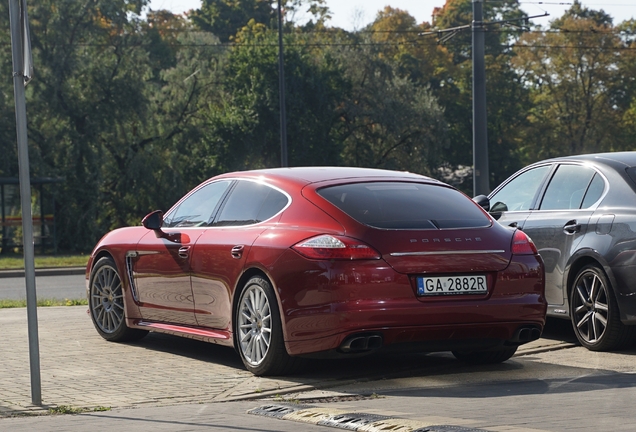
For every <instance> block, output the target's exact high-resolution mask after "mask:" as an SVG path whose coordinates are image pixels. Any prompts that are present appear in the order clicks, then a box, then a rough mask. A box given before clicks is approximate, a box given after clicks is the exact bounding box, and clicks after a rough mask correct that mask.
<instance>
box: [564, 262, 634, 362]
mask: <svg viewBox="0 0 636 432" xmlns="http://www.w3.org/2000/svg"><path fill="white" fill-rule="evenodd" d="M570 319H571V321H572V328H573V329H574V334H576V337H577V339H578V340H579V342H580V343H581V345H583V346H584V347H585V348H587V349H589V350H590V351H611V350H616V349H621V348H625V347H627V346H629V345H631V344H632V343H633V342H634V338H635V336H636V333H635V331H636V327H634V326H626V325H624V324H623V323H622V322H621V320H620V315H619V311H618V304H617V303H616V299H615V298H614V291H613V290H612V286H611V284H610V282H609V279H608V278H607V276H606V275H605V272H604V271H603V270H602V269H601V268H600V267H599V266H598V265H595V264H590V265H587V266H585V267H583V268H582V269H581V270H580V271H579V272H578V273H577V275H576V278H574V282H573V283H572V287H571V288H570Z"/></svg>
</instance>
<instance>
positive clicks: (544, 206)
mask: <svg viewBox="0 0 636 432" xmlns="http://www.w3.org/2000/svg"><path fill="white" fill-rule="evenodd" d="M474 200H475V201H477V202H478V203H479V204H480V205H482V207H484V208H485V209H486V210H488V211H489V212H490V214H491V215H493V217H494V218H495V219H497V220H498V221H499V222H500V223H501V224H503V225H509V226H513V227H518V228H521V229H522V230H523V231H524V232H525V233H526V234H528V235H529V236H530V238H531V239H532V240H533V241H534V243H535V245H536V246H537V249H538V250H539V253H540V254H541V257H542V258H543V260H544V263H545V270H546V286H545V290H546V298H547V300H548V303H549V307H548V315H549V316H555V317H561V318H569V319H570V320H571V321H572V324H573V327H574V331H575V333H576V336H577V338H578V339H579V341H580V342H581V344H582V345H583V346H585V347H586V348H588V349H590V350H593V351H607V350H615V349H621V348H624V347H627V346H629V345H631V344H632V343H633V342H634V340H636V152H617V153H599V154H588V155H580V156H568V157H562V158H555V159H549V160H544V161H541V162H537V163H535V164H532V165H530V166H528V167H526V168H524V169H522V170H520V171H519V172H517V173H515V174H514V175H513V176H512V177H510V178H509V179H507V180H506V181H505V182H503V183H502V184H501V185H500V186H498V187H497V188H496V189H495V190H494V191H493V192H492V193H491V194H490V195H489V196H488V197H485V196H483V195H482V196H478V197H475V198H474Z"/></svg>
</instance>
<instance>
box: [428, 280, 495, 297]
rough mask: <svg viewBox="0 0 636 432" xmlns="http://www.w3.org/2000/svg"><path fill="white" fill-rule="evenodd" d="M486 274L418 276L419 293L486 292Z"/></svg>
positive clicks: (453, 293)
mask: <svg viewBox="0 0 636 432" xmlns="http://www.w3.org/2000/svg"><path fill="white" fill-rule="evenodd" d="M487 292H488V286H487V285H486V276H483V275H479V276H442V277H418V278H417V295H418V296H436V295H455V294H486V293H487Z"/></svg>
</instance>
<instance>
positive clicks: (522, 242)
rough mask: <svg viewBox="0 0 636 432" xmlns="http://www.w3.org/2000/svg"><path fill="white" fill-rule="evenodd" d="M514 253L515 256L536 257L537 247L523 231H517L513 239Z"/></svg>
mask: <svg viewBox="0 0 636 432" xmlns="http://www.w3.org/2000/svg"><path fill="white" fill-rule="evenodd" d="M512 253H513V254H514V255H535V254H537V253H538V252H537V247H536V246H535V245H534V242H533V241H532V240H531V239H530V237H528V236H527V235H526V233H524V232H523V231H521V230H516V231H515V234H514V236H513V237H512Z"/></svg>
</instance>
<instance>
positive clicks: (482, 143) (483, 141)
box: [471, 0, 490, 196]
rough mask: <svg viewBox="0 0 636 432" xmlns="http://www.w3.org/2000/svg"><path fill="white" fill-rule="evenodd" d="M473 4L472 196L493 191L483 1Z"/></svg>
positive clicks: (478, 0)
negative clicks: (489, 148) (490, 167)
mask: <svg viewBox="0 0 636 432" xmlns="http://www.w3.org/2000/svg"><path fill="white" fill-rule="evenodd" d="M472 3H473V22H472V26H471V28H472V34H473V196H477V195H488V194H489V193H490V183H489V173H490V170H489V168H488V119H487V114H486V62H485V59H484V57H485V53H484V51H485V49H484V46H485V36H484V22H483V20H484V17H483V3H484V0H472Z"/></svg>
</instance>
